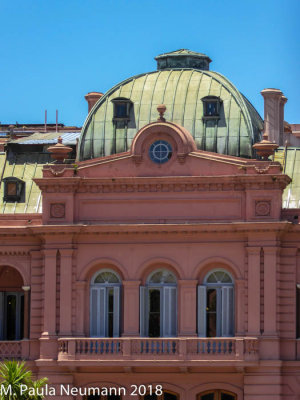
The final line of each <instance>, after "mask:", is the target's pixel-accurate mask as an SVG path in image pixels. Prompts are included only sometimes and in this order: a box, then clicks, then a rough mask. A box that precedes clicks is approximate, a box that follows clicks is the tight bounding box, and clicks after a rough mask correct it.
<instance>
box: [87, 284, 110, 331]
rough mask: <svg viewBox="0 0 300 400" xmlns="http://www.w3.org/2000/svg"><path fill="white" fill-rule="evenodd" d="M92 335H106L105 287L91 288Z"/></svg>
mask: <svg viewBox="0 0 300 400" xmlns="http://www.w3.org/2000/svg"><path fill="white" fill-rule="evenodd" d="M90 296H91V300H90V301H91V307H90V308H91V312H90V335H91V336H94V337H105V336H106V320H107V313H106V290H105V288H101V287H97V288H91V294H90Z"/></svg>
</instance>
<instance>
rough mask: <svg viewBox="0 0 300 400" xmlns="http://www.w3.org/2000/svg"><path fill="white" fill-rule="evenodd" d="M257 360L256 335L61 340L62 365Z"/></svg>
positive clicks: (59, 350) (191, 363) (187, 363)
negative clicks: (244, 336)
mask: <svg viewBox="0 0 300 400" xmlns="http://www.w3.org/2000/svg"><path fill="white" fill-rule="evenodd" d="M257 360H258V339H257V338H250V337H247V338H238V337H234V338H194V337H192V338H187V337H184V338H140V337H139V338H63V339H58V361H59V362H60V363H62V364H65V363H69V362H72V364H74V363H75V365H85V364H87V363H88V364H95V363H97V365H99V363H101V364H102V365H105V364H107V365H108V364H109V365H113V364H114V362H118V365H120V362H121V363H123V364H124V365H125V364H127V365H128V364H130V365H131V366H135V365H136V366H138V365H142V364H143V365H149V363H150V362H155V363H160V364H161V365H167V364H169V363H171V364H172V365H175V364H176V362H178V363H180V365H186V366H192V365H196V364H197V365H199V364H201V363H206V364H207V362H211V361H214V362H220V363H221V364H224V363H225V364H227V363H228V364H230V365H232V362H237V363H239V362H253V361H257Z"/></svg>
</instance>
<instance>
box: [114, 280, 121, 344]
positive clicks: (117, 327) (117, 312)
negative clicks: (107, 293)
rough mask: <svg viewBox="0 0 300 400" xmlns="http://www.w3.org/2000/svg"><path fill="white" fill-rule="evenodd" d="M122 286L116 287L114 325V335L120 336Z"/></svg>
mask: <svg viewBox="0 0 300 400" xmlns="http://www.w3.org/2000/svg"><path fill="white" fill-rule="evenodd" d="M120 305H121V298H120V287H119V286H115V287H114V326H113V337H119V336H120Z"/></svg>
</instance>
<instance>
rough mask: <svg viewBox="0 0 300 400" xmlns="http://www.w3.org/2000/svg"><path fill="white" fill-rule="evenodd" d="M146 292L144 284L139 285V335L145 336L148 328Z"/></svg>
mask: <svg viewBox="0 0 300 400" xmlns="http://www.w3.org/2000/svg"><path fill="white" fill-rule="evenodd" d="M147 293H148V290H147V289H146V287H145V286H140V335H141V336H147V335H148V329H147V323H148V319H149V316H148V312H147V308H148V306H147Z"/></svg>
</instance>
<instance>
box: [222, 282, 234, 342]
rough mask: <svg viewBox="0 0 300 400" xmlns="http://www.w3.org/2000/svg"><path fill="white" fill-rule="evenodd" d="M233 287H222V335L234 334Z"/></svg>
mask: <svg viewBox="0 0 300 400" xmlns="http://www.w3.org/2000/svg"><path fill="white" fill-rule="evenodd" d="M233 295H234V291H233V287H226V286H224V287H222V336H224V337H228V336H234V305H233Z"/></svg>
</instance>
